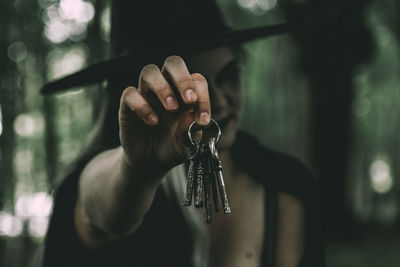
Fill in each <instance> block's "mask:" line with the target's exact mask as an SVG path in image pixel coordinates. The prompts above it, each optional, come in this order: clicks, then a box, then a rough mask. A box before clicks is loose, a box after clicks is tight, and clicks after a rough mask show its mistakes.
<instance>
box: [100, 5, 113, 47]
mask: <svg viewBox="0 0 400 267" xmlns="http://www.w3.org/2000/svg"><path fill="white" fill-rule="evenodd" d="M110 30H111V9H110V8H109V7H106V8H105V9H104V11H103V13H102V14H101V21H100V36H101V38H102V39H103V40H104V41H107V42H108V41H110Z"/></svg>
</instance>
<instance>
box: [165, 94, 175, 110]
mask: <svg viewBox="0 0 400 267" xmlns="http://www.w3.org/2000/svg"><path fill="white" fill-rule="evenodd" d="M165 102H166V103H167V106H168V107H170V108H175V107H177V106H178V103H177V102H176V100H175V99H174V98H173V97H172V96H169V97H167V99H165Z"/></svg>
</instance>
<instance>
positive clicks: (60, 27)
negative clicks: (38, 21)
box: [43, 0, 95, 44]
mask: <svg viewBox="0 0 400 267" xmlns="http://www.w3.org/2000/svg"><path fill="white" fill-rule="evenodd" d="M94 15H95V10H94V7H93V5H92V3H90V2H85V1H82V0H61V2H60V3H59V4H58V3H53V4H51V5H49V6H48V7H47V8H46V12H45V16H44V19H43V20H44V21H45V24H46V25H45V29H44V34H45V36H46V38H47V39H48V40H49V41H50V42H52V43H55V44H59V43H62V42H64V41H66V40H67V39H70V40H72V41H81V40H82V39H84V38H85V37H86V31H87V24H88V23H89V22H90V21H91V20H92V19H93V17H94Z"/></svg>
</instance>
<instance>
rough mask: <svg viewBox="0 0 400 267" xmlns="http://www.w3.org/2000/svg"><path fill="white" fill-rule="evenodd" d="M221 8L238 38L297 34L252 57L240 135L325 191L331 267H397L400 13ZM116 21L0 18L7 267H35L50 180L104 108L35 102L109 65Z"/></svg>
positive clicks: (51, 3)
mask: <svg viewBox="0 0 400 267" xmlns="http://www.w3.org/2000/svg"><path fill="white" fill-rule="evenodd" d="M219 2H220V4H221V6H222V7H223V10H224V12H225V14H226V16H227V19H228V20H229V21H230V23H231V24H232V25H234V26H235V27H237V28H247V27H251V26H257V25H264V24H268V23H274V22H280V21H289V22H290V23H291V25H293V33H291V34H290V35H283V36H279V37H271V38H268V39H265V40H259V41H253V42H251V43H248V44H246V45H245V48H246V51H247V54H248V55H247V63H246V65H245V68H244V77H245V81H244V82H245V87H246V90H245V109H244V112H243V123H242V127H243V128H244V129H246V130H247V131H249V132H251V133H253V134H255V135H256V136H257V137H258V138H259V139H260V140H261V141H262V142H263V143H264V144H266V145H268V146H270V147H273V148H274V149H276V150H279V151H283V152H286V153H289V154H291V155H294V156H296V157H298V158H300V159H301V160H302V161H304V162H305V163H306V164H307V165H308V166H309V167H310V168H311V169H312V170H313V172H314V173H315V174H316V175H317V177H318V178H319V179H320V181H321V184H322V189H323V196H324V199H323V206H324V219H325V222H326V223H325V225H326V227H325V229H326V234H325V239H326V252H327V253H326V258H327V263H328V267H335V266H340V267H342V266H355V267H357V266H363V267H364V266H374V267H375V266H376V267H386V266H400V255H398V253H397V252H398V250H399V248H400V235H399V220H400V216H399V212H398V209H399V207H400V206H399V204H400V199H399V197H400V194H399V176H400V169H399V166H400V165H399V160H400V157H399V156H400V150H399V147H400V138H399V130H400V121H399V116H397V114H399V111H400V107H399V104H398V103H399V101H400V83H399V79H400V78H399V70H400V69H399V68H400V65H399V63H400V61H399V41H400V19H399V18H400V16H399V13H400V2H399V1H395V0H365V1H361V0H336V1H333V0H332V1H327V0H292V1H289V0H281V1H278V2H277V0H237V1H235V0H220V1H219ZM155 8H156V7H155ZM109 15H110V12H109V2H108V1H99V0H97V1H95V0H93V1H82V0H62V1H58V0H38V1H22V0H17V1H3V2H2V3H1V4H0V33H1V36H0V108H1V109H0V266H16V267H19V266H28V265H29V264H32V265H33V264H34V263H35V262H36V261H37V260H38V257H36V256H35V255H38V254H37V253H36V251H37V250H38V249H40V245H41V244H42V241H43V236H44V234H45V232H46V228H47V222H48V216H49V214H50V211H51V205H52V190H53V183H54V179H55V177H56V174H57V173H59V172H60V171H61V170H62V169H63V168H64V167H65V166H67V165H68V163H70V162H71V160H72V159H73V158H74V157H75V156H76V155H77V153H78V152H79V149H80V148H81V146H82V144H83V143H84V142H86V140H87V139H88V137H89V133H90V130H91V127H92V125H93V121H95V120H96V116H97V111H98V105H99V99H100V98H101V97H102V95H101V90H99V86H92V87H90V88H87V89H85V90H82V88H75V90H71V91H68V92H66V93H63V94H60V95H56V96H50V97H43V96H41V95H40V94H39V89H40V87H41V86H42V85H43V84H44V83H45V82H46V81H49V80H53V79H55V78H57V77H62V76H63V75H65V74H68V73H71V72H73V71H76V70H79V69H81V68H82V67H84V66H87V65H88V64H90V63H94V62H97V61H100V60H101V59H104V58H107V56H108V46H109V27H110V25H109Z"/></svg>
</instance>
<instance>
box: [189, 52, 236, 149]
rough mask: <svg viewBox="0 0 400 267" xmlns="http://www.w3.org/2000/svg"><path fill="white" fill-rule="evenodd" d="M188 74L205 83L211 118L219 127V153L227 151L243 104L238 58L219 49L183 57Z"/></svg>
mask: <svg viewBox="0 0 400 267" xmlns="http://www.w3.org/2000/svg"><path fill="white" fill-rule="evenodd" d="M184 59H185V62H186V64H187V66H188V69H189V71H190V72H191V73H195V72H197V73H200V74H202V75H203V76H204V77H205V78H206V80H207V82H208V90H209V94H210V101H211V117H212V118H213V119H215V120H216V121H217V122H218V124H219V125H220V127H221V131H222V135H221V139H220V141H219V143H218V149H219V150H225V149H227V148H229V147H230V146H231V145H232V143H233V141H234V138H235V134H236V132H237V130H238V126H239V117H240V109H241V103H242V88H241V82H240V73H239V72H240V71H239V70H240V65H239V64H240V63H239V58H238V57H237V56H236V55H235V54H234V52H233V51H232V49H231V48H229V47H221V48H217V49H213V50H209V51H205V52H201V53H196V54H191V55H188V56H185V57H184Z"/></svg>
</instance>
